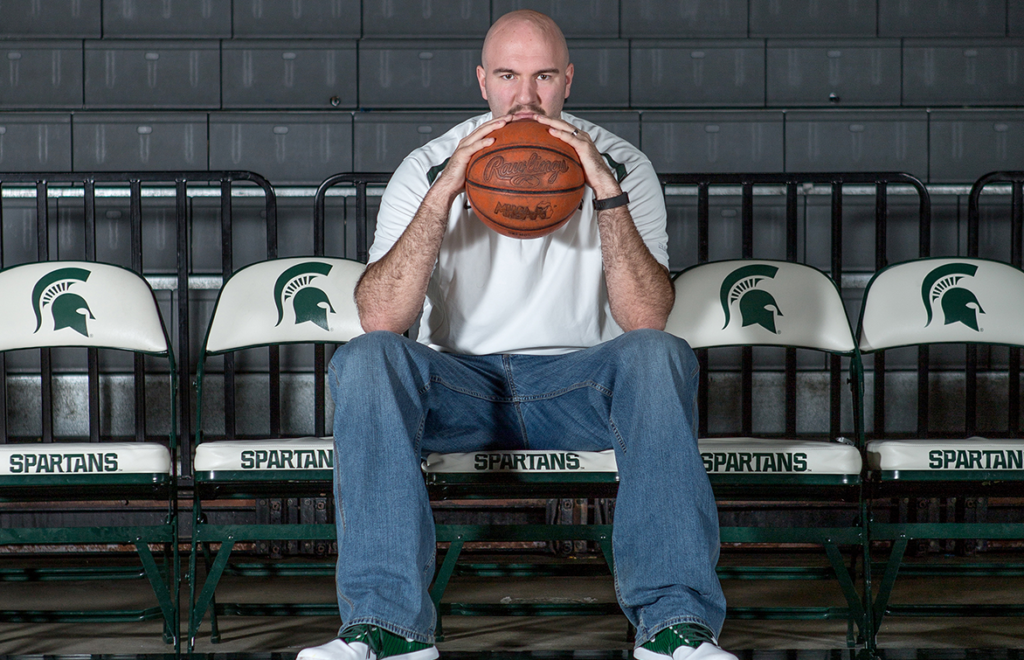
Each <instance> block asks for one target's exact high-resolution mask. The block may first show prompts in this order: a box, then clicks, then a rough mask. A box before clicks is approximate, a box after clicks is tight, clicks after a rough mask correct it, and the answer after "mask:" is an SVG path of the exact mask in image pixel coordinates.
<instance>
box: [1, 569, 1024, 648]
mask: <svg viewBox="0 0 1024 660" xmlns="http://www.w3.org/2000/svg"><path fill="white" fill-rule="evenodd" d="M774 561H777V557H776V558H773V559H772V560H771V562H774ZM769 563H770V562H769ZM723 586H724V588H725V590H726V595H727V598H728V600H729V603H730V606H732V607H742V606H751V605H762V606H763V605H771V604H775V605H787V604H790V605H796V604H800V605H808V604H821V605H835V606H841V605H842V604H843V599H842V596H841V594H840V593H839V591H838V589H837V588H835V586H834V585H833V584H831V583H828V582H823V581H816V580H812V581H807V580H804V581H777V580H725V581H723ZM297 594H301V598H302V599H303V600H304V601H306V602H324V603H329V602H331V600H332V598H333V584H332V582H331V580H330V579H325V578H311V577H304V578H299V577H291V578H266V579H264V578H260V579H252V578H248V579H242V578H238V577H227V576H226V577H225V578H224V581H223V582H222V585H221V587H220V589H219V590H218V601H219V602H221V603H225V602H232V601H238V602H267V601H270V602H289V601H291V602H295V600H296V598H297ZM1022 594H1024V578H981V579H979V578H943V579H936V578H906V579H903V580H901V581H900V582H899V583H898V585H897V589H896V591H895V592H894V596H893V599H894V602H909V601H915V602H919V601H922V600H924V601H933V602H934V601H948V600H950V599H951V598H952V599H957V598H960V599H964V600H965V601H968V602H977V603H1018V604H1019V603H1022V602H1024V596H1022ZM445 601H446V602H451V601H459V602H475V603H500V602H505V603H508V602H521V603H545V602H546V603H566V602H583V603H597V602H600V603H603V602H613V601H614V591H613V587H612V583H611V579H610V578H609V577H608V576H604V575H592V576H577V577H544V578H529V579H527V578H480V577H456V578H455V579H454V580H453V582H452V584H451V586H450V587H449V590H448V593H447V594H446V597H445ZM126 602H127V603H131V604H132V606H133V607H139V608H145V607H148V606H150V605H152V603H153V601H152V597H151V596H150V594H149V592H148V588H147V586H146V584H145V583H144V582H141V581H138V580H133V581H117V582H110V581H107V582H71V583H54V582H47V583H30V582H9V581H8V582H0V610H10V609H15V608H18V609H31V610H45V609H47V608H54V607H67V606H68V603H73V604H74V606H76V607H81V608H83V609H85V608H90V609H104V608H112V607H114V606H115V605H123V604H125V603H126ZM58 603H60V604H58ZM444 624H445V633H446V634H445V639H444V641H443V642H442V643H440V644H439V648H440V649H441V651H442V653H443V654H445V655H446V656H448V657H450V658H453V659H454V660H465V659H467V658H469V657H470V656H472V657H473V658H479V657H483V656H487V657H493V658H494V659H495V660H497V659H498V658H499V657H503V656H504V655H513V656H516V657H519V656H524V655H529V656H531V657H533V658H551V660H558V659H560V658H563V657H565V658H574V659H575V658H582V659H584V660H590V659H592V660H626V658H627V657H628V650H629V649H630V648H631V644H630V643H629V642H628V641H627V638H626V634H627V625H626V620H625V618H624V617H622V616H619V615H616V616H550V617H528V616H517V617H492V616H472V617H471V616H449V617H446V618H445V620H444ZM219 625H220V634H221V640H220V642H219V643H217V644H213V643H211V642H210V639H209V623H208V619H207V621H206V622H205V623H204V626H203V629H202V632H201V635H200V637H199V639H198V640H197V644H196V649H195V650H196V652H197V653H199V654H203V655H209V654H216V655H217V657H223V656H224V655H225V654H226V655H227V656H239V657H241V656H244V657H246V658H253V659H255V658H259V657H262V656H263V655H265V654H273V655H267V657H268V658H278V657H282V658H287V657H290V656H291V655H292V654H294V653H296V652H298V650H299V649H301V648H303V647H304V646H308V645H315V644H319V643H322V642H324V641H327V640H329V639H331V638H332V637H333V636H334V634H335V633H336V629H337V620H336V619H335V618H334V617H323V616H317V617H299V616H293V617H238V616H232V617H228V616H222V617H220V621H219ZM160 629H161V626H160V623H159V622H156V621H141V622H131V623H120V624H111V623H77V624H69V623H0V655H16V656H39V655H47V656H71V655H82V654H88V655H109V656H135V655H138V654H144V655H147V656H155V655H160V654H167V653H169V652H170V650H171V647H169V646H167V645H164V644H163V642H162V641H161V635H160ZM846 632H847V631H846V624H845V622H844V621H789V620H774V621H746V620H727V621H726V624H725V628H724V630H723V632H722V635H721V640H720V641H721V644H722V646H723V647H725V648H727V649H729V650H732V651H734V652H737V653H738V654H739V655H740V656H741V658H744V657H750V658H764V659H765V660H769V659H771V658H776V657H778V658H779V659H780V660H781V659H782V658H785V660H819V659H820V660H841V659H848V658H849V657H850V656H849V654H848V653H847V652H846V651H845V649H846ZM878 640H879V646H880V648H881V649H882V650H883V651H884V653H883V655H884V657H885V658H886V659H889V660H945V659H947V658H948V659H949V660H955V659H961V658H962V659H965V660H973V659H979V660H983V659H987V658H993V659H1001V658H1007V659H1008V660H1017V659H1024V652H1021V651H1020V650H1024V621H1021V620H1020V619H1012V618H966V617H965V618H956V619H950V618H946V619H934V618H902V619H896V618H888V619H886V620H885V621H884V622H883V625H882V629H881V631H880V634H879V637H878ZM978 649H988V651H977V650H978ZM278 654H280V655H278ZM979 654H980V655H979Z"/></svg>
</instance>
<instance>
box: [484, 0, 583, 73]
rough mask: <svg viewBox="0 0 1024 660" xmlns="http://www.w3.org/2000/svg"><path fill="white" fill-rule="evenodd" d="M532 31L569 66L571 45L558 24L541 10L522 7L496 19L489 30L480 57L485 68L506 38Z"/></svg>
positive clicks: (563, 63)
mask: <svg viewBox="0 0 1024 660" xmlns="http://www.w3.org/2000/svg"><path fill="white" fill-rule="evenodd" d="M530 33H532V34H533V36H534V37H535V38H537V39H538V40H540V41H542V42H544V43H546V44H547V45H548V46H549V47H551V48H552V49H553V51H554V52H555V53H557V54H558V57H559V60H560V61H561V64H562V68H563V69H564V68H565V67H567V66H569V46H568V45H567V44H566V43H565V35H563V34H562V29H561V28H559V27H558V24H557V23H555V22H554V21H553V20H552V19H551V17H549V16H545V15H544V14H542V13H540V12H536V11H533V10H531V9H520V10H519V11H513V12H509V13H507V14H505V15H503V16H502V17H501V18H499V19H498V20H496V21H494V24H493V25H491V29H490V30H488V31H487V36H486V37H484V47H483V52H482V53H481V57H480V59H481V61H482V63H483V65H484V68H485V69H486V68H487V63H488V59H493V57H494V51H495V50H496V49H497V48H500V46H501V45H502V44H504V42H505V41H506V40H509V39H513V40H514V39H517V38H522V37H523V36H524V35H527V34H530ZM489 56H490V57H489Z"/></svg>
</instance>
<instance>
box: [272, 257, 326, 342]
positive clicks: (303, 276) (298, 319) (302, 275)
mask: <svg viewBox="0 0 1024 660" xmlns="http://www.w3.org/2000/svg"><path fill="white" fill-rule="evenodd" d="M329 272H331V265H330V264H322V263H316V262H309V263H304V264H298V265H296V266H292V267H291V268H289V269H288V270H286V271H284V272H283V273H281V275H280V276H279V277H278V278H277V284H275V285H274V301H275V302H276V303H277V323H276V324H275V326H277V325H281V321H282V319H284V304H285V303H286V302H288V300H289V299H291V301H292V308H293V309H294V310H295V325H298V324H300V323H305V322H306V321H312V322H313V323H315V324H317V325H318V326H320V327H321V328H323V329H324V330H330V327H329V326H328V325H327V312H328V311H330V312H331V313H334V307H332V306H331V301H330V299H329V298H328V297H327V294H326V293H324V292H323V291H321V290H320V289H318V288H316V287H315V286H312V284H311V283H312V282H313V281H314V280H315V279H316V278H318V277H320V276H321V275H326V274H327V273H329Z"/></svg>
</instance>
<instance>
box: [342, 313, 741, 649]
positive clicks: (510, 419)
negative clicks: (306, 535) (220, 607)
mask: <svg viewBox="0 0 1024 660" xmlns="http://www.w3.org/2000/svg"><path fill="white" fill-rule="evenodd" d="M697 371H698V367H697V360H696V359H695V357H694V355H693V351H691V350H690V347H689V346H688V345H687V344H686V342H685V341H683V340H681V339H678V338H676V337H673V336H672V335H669V334H666V333H663V332H658V331H655V330H639V331H635V332H630V333H627V334H625V335H622V336H620V337H618V338H616V339H613V340H611V341H608V342H605V343H604V344H601V345H599V346H595V347H593V348H590V349H586V350H581V351H577V352H574V353H568V354H565V355H557V356H534V355H486V356H467V355H455V354H447V353H439V352H436V351H434V350H432V349H430V348H428V347H426V346H423V345H421V344H418V343H416V342H414V341H411V340H409V339H406V338H404V337H402V336H400V335H396V334H394V333H390V332H372V333H369V334H366V335H363V336H361V337H358V338H356V339H354V340H353V341H351V342H349V343H348V344H346V345H344V346H342V347H340V348H339V349H338V350H337V352H336V353H335V355H334V358H333V359H332V360H331V366H330V371H329V373H330V385H331V393H332V395H333V397H334V402H335V416H334V443H335V456H336V458H335V463H334V465H335V467H334V490H335V501H336V506H337V510H336V513H337V526H338V570H337V586H338V605H339V607H340V608H341V620H342V622H343V627H347V626H351V625H354V624H372V625H377V626H380V627H382V628H384V629H386V630H390V631H391V632H394V633H397V634H399V635H402V636H404V637H407V638H410V639H415V640H417V641H421V642H428V643H430V642H433V635H434V625H435V622H436V614H435V611H434V606H433V603H432V602H431V600H430V596H429V595H428V593H427V590H428V587H429V585H430V582H431V580H432V578H433V574H434V559H435V557H434V554H435V545H436V544H435V537H434V522H433V516H432V513H431V509H430V503H429V501H428V497H427V491H426V488H425V486H424V479H423V474H422V472H421V470H420V459H421V457H423V456H426V455H427V454H429V453H430V452H471V451H477V450H484V449H550V450H576V451H598V450H604V449H614V450H615V458H616V461H617V463H618V470H619V489H618V495H617V499H616V506H615V523H614V532H613V534H612V548H613V556H614V563H615V593H616V596H617V597H618V601H619V604H620V605H621V607H622V609H623V611H624V612H625V614H626V616H627V617H628V618H629V620H630V621H631V622H632V623H633V625H635V626H636V628H637V645H640V644H643V643H645V642H647V641H648V640H649V639H650V638H651V637H653V635H654V634H655V633H657V632H658V631H660V630H661V629H663V628H665V627H667V626H670V625H673V624H676V623H684V622H690V623H701V624H704V625H705V626H707V627H708V628H710V629H711V630H712V631H714V632H715V634H716V635H717V634H718V632H719V631H720V629H721V627H722V622H723V620H724V618H725V597H724V596H723V594H722V589H721V586H720V585H719V582H718V577H717V575H716V574H715V564H716V563H717V562H718V551H719V539H718V513H717V509H716V508H715V500H714V496H713V495H712V493H711V486H710V484H709V483H708V478H707V473H706V472H705V470H704V464H703V462H702V461H701V457H700V453H699V451H698V449H697V438H696V428H697V410H696V393H697Z"/></svg>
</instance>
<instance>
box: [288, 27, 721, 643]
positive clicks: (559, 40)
mask: <svg viewBox="0 0 1024 660" xmlns="http://www.w3.org/2000/svg"><path fill="white" fill-rule="evenodd" d="M573 73H574V69H573V65H572V63H571V62H570V61H569V51H568V48H567V46H566V42H565V38H564V37H563V36H562V32H561V30H560V29H559V28H558V26H557V25H556V24H555V23H554V21H552V20H551V19H550V18H548V17H547V16H544V15H543V14H539V13H536V12H532V11H517V12H512V13H510V14H506V15H504V16H502V17H501V18H499V19H498V20H497V21H496V22H495V23H494V25H492V26H491V29H490V30H489V31H488V33H487V37H486V39H485V40H484V46H483V52H482V54H481V64H480V66H478V67H477V78H478V80H479V83H480V93H481V95H482V96H483V98H484V99H485V100H486V101H487V104H488V106H489V108H490V112H489V113H487V114H484V115H480V116H478V117H474V118H473V119H470V120H468V121H466V122H463V123H462V124H459V125H458V126H456V127H454V128H453V129H452V130H450V131H449V132H448V133H446V134H445V135H443V136H441V137H439V138H438V139H436V140H433V141H432V142H430V143H428V144H426V145H425V146H423V147H421V148H419V149H417V150H415V151H413V152H412V153H411V154H409V156H407V157H406V159H405V160H404V161H403V162H402V164H401V165H400V166H399V168H398V169H397V170H396V172H395V174H394V176H393V177H392V179H391V181H390V183H389V184H388V187H387V190H386V191H385V193H384V196H383V198H382V199H381V207H380V212H379V214H378V217H377V228H376V234H375V236H374V242H373V245H372V247H371V249H370V256H369V264H368V265H367V267H366V271H365V273H364V275H363V277H362V279H361V280H360V282H359V284H358V286H357V288H356V303H357V306H358V308H359V318H360V322H361V323H362V326H363V328H364V330H366V334H364V335H363V336H361V337H358V338H356V339H354V340H353V341H351V342H349V343H348V344H346V345H344V346H342V347H340V348H339V349H338V350H337V351H336V353H335V355H334V358H333V359H332V360H331V365H330V370H329V380H330V385H331V392H332V395H333V397H334V402H335V422H334V442H335V456H336V460H335V486H334V489H335V502H336V506H337V510H336V520H337V527H338V567H337V594H338V605H339V608H340V611H341V620H342V626H341V630H340V632H339V637H338V639H335V640H332V641H331V642H328V643H327V644H324V645H322V646H318V647H314V648H310V649H306V650H304V651H302V652H301V653H300V654H299V660H382V659H383V658H389V657H393V658H397V659H399V660H433V659H434V658H436V657H437V656H438V652H437V649H436V647H435V646H434V626H435V622H436V613H435V611H434V606H433V603H432V602H431V600H430V596H429V594H428V587H429V585H430V582H431V580H432V578H433V574H434V552H435V545H436V543H435V537H434V521H433V516H432V513H431V509H430V502H429V500H428V496H427V492H426V488H425V486H424V482H423V475H422V472H421V469H420V462H421V460H422V458H423V457H425V456H426V455H428V454H430V453H432V452H439V453H452V452H473V451H480V450H508V449H536V450H562V451H602V450H609V449H611V450H614V452H615V458H616V465H617V469H618V474H619V490H618V497H617V501H616V513H615V526H614V533H613V538H612V544H613V550H614V557H615V576H614V577H615V588H616V594H617V596H618V599H619V604H620V605H621V606H622V609H623V611H624V612H625V614H626V616H627V617H628V618H629V620H630V621H631V622H632V623H633V625H634V626H636V629H637V638H636V639H637V648H636V649H635V650H634V655H635V657H636V658H637V659H638V660H669V659H671V660H730V659H731V660H734V658H735V657H734V656H732V655H731V654H729V653H726V652H725V651H722V650H721V649H720V648H719V647H718V646H717V634H718V632H719V631H720V629H721V626H722V622H723V620H724V617H725V599H724V596H723V595H722V590H721V587H720V585H719V582H718V578H717V576H716V574H715V565H716V563H717V561H718V552H719V538H718V518H717V510H716V508H715V501H714V497H713V495H712V493H711V487H710V484H709V482H708V478H707V473H706V472H705V470H704V466H703V462H702V461H701V458H700V453H699V451H698V450H697V441H696V427H697V413H696V392H697V361H696V359H695V357H694V355H693V352H692V351H691V350H690V347H689V346H688V345H687V344H686V342H685V341H683V340H681V339H678V338H676V337H673V336H671V335H669V334H667V333H665V332H663V330H664V327H665V322H666V319H667V318H668V314H669V311H670V310H671V308H672V304H673V300H674V290H673V287H672V283H671V280H670V279H669V270H668V239H667V232H666V227H665V224H666V213H665V203H664V198H663V195H662V191H661V186H660V184H659V183H658V179H657V176H656V174H655V172H654V168H653V167H652V166H651V163H650V161H649V160H648V159H647V158H646V157H645V156H644V155H643V154H642V153H641V152H640V151H639V150H637V149H636V148H635V147H633V146H632V145H630V144H629V143H628V142H626V141H624V140H622V139H621V138H618V137H617V136H615V135H613V134H611V133H609V132H608V131H606V130H604V129H602V128H601V127H599V126H596V125H594V124H592V123H590V122H587V121H585V120H582V119H579V118H577V117H574V116H572V115H569V114H567V113H564V112H562V105H563V104H564V102H565V100H566V99H567V98H569V93H570V91H571V88H572V81H573ZM527 118H528V119H534V120H536V121H538V122H540V123H542V124H544V125H546V126H548V130H549V132H550V133H551V134H552V135H553V136H555V137H556V138H558V139H560V140H562V141H564V142H565V143H566V144H568V145H570V146H571V147H572V148H573V149H575V150H576V152H577V153H578V154H579V157H580V161H581V163H582V164H583V170H584V175H585V178H586V183H587V187H586V191H585V194H584V198H583V204H582V207H581V209H580V210H579V211H578V212H577V213H576V214H575V215H573V217H572V218H571V219H570V220H569V221H568V222H567V223H566V224H565V225H563V226H562V227H561V228H559V229H558V230H556V231H555V232H553V233H551V234H548V235H547V236H544V237H541V238H534V239H515V238H509V237H506V236H503V235H499V234H497V233H495V232H493V231H491V230H490V229H489V228H487V227H486V226H485V225H484V224H483V223H482V222H481V221H480V220H479V219H478V218H477V217H476V215H475V214H474V212H473V209H472V208H470V207H469V205H468V203H467V202H466V198H465V177H466V168H467V164H468V162H469V160H470V158H471V157H472V156H473V154H475V153H476V152H478V151H479V150H481V149H483V148H484V147H486V146H488V145H490V144H492V143H493V142H494V138H492V137H491V133H492V132H493V131H495V130H497V129H499V128H501V127H502V126H504V125H505V124H507V123H508V122H510V121H514V120H517V119H527ZM417 318H418V319H419V325H418V330H417V333H416V339H415V340H413V339H407V338H406V337H404V336H403V335H402V333H405V332H406V331H408V330H409V329H410V328H411V327H412V326H413V324H414V323H415V322H416V320H417Z"/></svg>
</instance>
